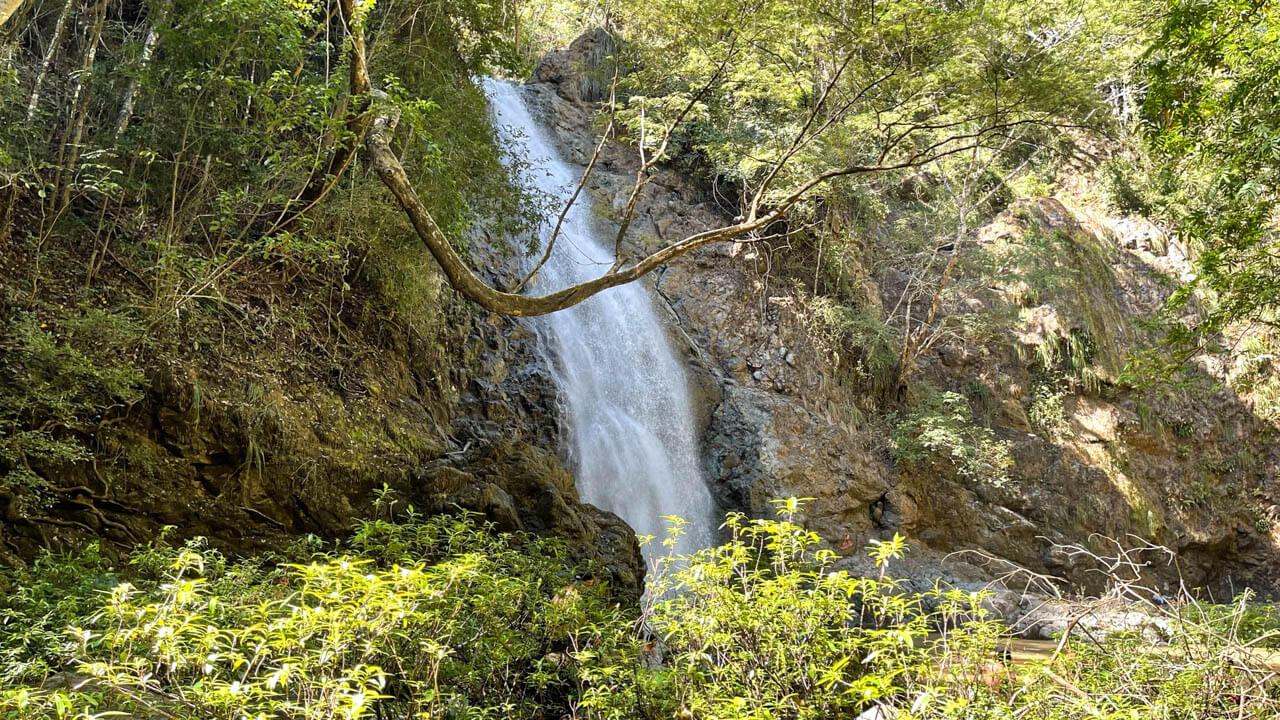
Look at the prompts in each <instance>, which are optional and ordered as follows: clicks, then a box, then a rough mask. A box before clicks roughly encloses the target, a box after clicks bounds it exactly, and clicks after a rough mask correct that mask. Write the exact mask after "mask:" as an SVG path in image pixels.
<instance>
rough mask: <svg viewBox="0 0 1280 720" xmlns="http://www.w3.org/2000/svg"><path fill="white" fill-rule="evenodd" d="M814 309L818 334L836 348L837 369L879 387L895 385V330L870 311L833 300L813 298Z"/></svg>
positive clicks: (812, 305)
mask: <svg viewBox="0 0 1280 720" xmlns="http://www.w3.org/2000/svg"><path fill="white" fill-rule="evenodd" d="M810 307H811V309H812V312H813V317H814V318H815V319H816V320H817V328H816V330H817V332H818V333H819V334H820V335H821V336H822V337H824V338H825V339H826V340H827V341H828V342H829V343H830V344H831V345H832V346H833V347H834V348H835V351H836V353H837V359H836V365H837V366H841V365H847V366H848V367H850V368H851V370H852V372H853V373H854V375H855V376H857V377H858V378H859V379H861V380H866V381H869V382H870V383H871V384H872V386H874V387H877V388H879V387H883V386H885V385H887V384H888V383H890V382H892V380H893V378H892V374H893V370H894V367H895V364H896V363H897V361H898V356H897V352H896V350H895V345H896V343H897V336H896V334H895V333H894V331H893V329H892V328H890V327H889V326H888V325H886V324H885V323H884V321H883V320H881V319H880V318H879V317H877V316H876V315H875V313H874V312H872V311H871V310H870V309H868V308H865V307H858V308H855V307H850V306H849V305H846V304H843V303H841V302H839V301H838V300H834V299H832V298H828V297H816V298H813V300H812V301H811V302H810Z"/></svg>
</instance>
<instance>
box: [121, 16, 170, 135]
mask: <svg viewBox="0 0 1280 720" xmlns="http://www.w3.org/2000/svg"><path fill="white" fill-rule="evenodd" d="M167 10H168V7H167V6H162V7H161V8H160V10H159V12H157V13H156V18H155V20H152V21H151V27H149V28H147V37H146V38H145V39H144V40H143V41H142V52H141V53H140V54H139V56H138V72H143V71H145V70H146V69H147V65H149V64H150V63H151V55H152V54H153V53H154V52H155V50H156V43H158V42H159V41H160V32H159V30H160V24H161V23H163V22H164V18H165V14H166V12H167ZM139 84H140V83H139V81H138V78H137V76H134V77H132V78H130V79H129V86H128V87H127V88H126V89H125V91H124V99H123V100H122V101H121V102H120V114H119V115H117V116H116V129H115V137H120V136H121V135H123V134H124V131H125V130H127V129H129V121H130V120H132V119H133V103H134V100H136V99H137V97H138V86H139Z"/></svg>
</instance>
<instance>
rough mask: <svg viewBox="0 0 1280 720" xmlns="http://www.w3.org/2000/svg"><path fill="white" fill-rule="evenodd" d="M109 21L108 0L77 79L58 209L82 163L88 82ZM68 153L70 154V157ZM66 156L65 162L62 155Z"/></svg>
mask: <svg viewBox="0 0 1280 720" xmlns="http://www.w3.org/2000/svg"><path fill="white" fill-rule="evenodd" d="M106 18H107V0H100V1H99V2H98V7H97V9H96V12H95V13H94V19H93V28H92V29H91V30H90V31H89V46H88V47H87V48H85V52H84V64H83V65H82V66H81V68H80V77H79V78H77V79H76V91H75V93H74V94H73V95H72V97H71V113H72V114H71V127H70V128H69V130H70V131H69V133H68V136H67V142H64V143H63V145H62V150H61V151H59V153H58V155H59V162H58V182H56V183H54V187H55V188H58V189H59V190H58V204H57V205H56V206H55V207H56V208H58V209H59V210H61V209H62V208H64V207H66V205H67V202H68V201H69V200H70V198H71V178H72V177H73V176H74V175H75V171H76V162H77V161H79V160H80V141H81V140H82V139H83V138H84V123H85V117H86V116H87V115H88V114H89V82H90V81H91V80H93V61H94V59H95V58H96V57H97V54H98V43H99V42H101V40H102V24H103V22H104V21H105V20H106ZM67 153H69V154H67ZM64 155H65V162H63V161H62V160H63V156H64Z"/></svg>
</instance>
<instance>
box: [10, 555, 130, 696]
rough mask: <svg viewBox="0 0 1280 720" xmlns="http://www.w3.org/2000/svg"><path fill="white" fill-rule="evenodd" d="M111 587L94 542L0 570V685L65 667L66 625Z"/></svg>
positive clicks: (70, 649) (69, 642)
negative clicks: (25, 565)
mask: <svg viewBox="0 0 1280 720" xmlns="http://www.w3.org/2000/svg"><path fill="white" fill-rule="evenodd" d="M115 585H116V580H115V577H114V574H113V573H112V572H111V571H110V570H109V569H108V565H107V563H106V561H105V560H104V559H103V557H102V556H101V555H100V554H99V552H98V547H97V546H96V545H90V546H88V547H85V548H82V549H80V550H79V551H77V552H75V553H63V554H54V553H51V552H46V553H45V554H44V555H42V556H41V557H40V558H39V559H38V560H37V561H36V562H35V564H34V565H33V566H32V567H31V568H30V569H18V570H13V571H11V572H9V573H7V574H0V687H3V686H4V685H6V684H21V683H32V684H37V685H38V684H40V683H41V682H43V681H44V679H45V678H46V677H47V676H48V675H50V674H52V673H55V672H59V671H61V670H62V669H63V668H64V667H66V666H67V665H69V664H70V663H71V662H72V661H73V660H74V659H75V658H76V650H77V645H76V643H75V642H74V641H73V639H72V638H71V636H70V635H68V634H67V628H68V627H70V626H72V625H80V624H82V623H84V622H85V621H86V620H87V619H89V618H90V617H92V615H93V614H94V612H96V611H97V609H98V608H99V607H100V605H101V600H102V596H103V594H104V593H106V592H109V591H110V590H111V588H113V587H115Z"/></svg>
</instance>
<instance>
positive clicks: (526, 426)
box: [0, 262, 644, 599]
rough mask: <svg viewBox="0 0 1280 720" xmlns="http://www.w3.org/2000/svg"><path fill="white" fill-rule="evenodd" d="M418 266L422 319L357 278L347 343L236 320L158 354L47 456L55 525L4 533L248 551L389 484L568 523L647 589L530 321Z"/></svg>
mask: <svg viewBox="0 0 1280 720" xmlns="http://www.w3.org/2000/svg"><path fill="white" fill-rule="evenodd" d="M419 267H422V268H426V267H428V266H427V265H426V263H425V262H423V263H420V264H419ZM419 272H422V273H423V278H420V279H419V280H420V281H421V282H422V283H423V287H421V288H418V289H417V290H419V291H420V292H421V294H422V295H423V296H425V301H424V305H423V307H422V308H419V310H420V314H419V316H418V317H416V318H415V321H416V322H418V326H417V327H410V325H409V323H408V322H406V323H403V324H402V323H399V322H388V321H387V320H386V319H385V318H386V317H387V316H388V313H386V312H385V311H384V310H382V309H380V308H379V307H378V303H379V302H380V301H379V299H378V297H379V296H378V294H377V293H376V292H374V290H373V289H372V288H370V287H368V286H367V285H366V283H372V282H374V281H375V280H374V278H372V277H353V278H352V279H351V282H352V283H353V284H354V285H355V287H354V288H352V291H351V294H350V296H349V299H348V302H347V304H346V307H347V310H346V314H345V315H343V316H342V317H341V318H338V319H335V323H336V324H337V323H340V330H341V332H342V333H343V336H342V338H341V341H340V342H333V343H332V344H331V345H325V344H324V343H323V341H321V340H318V339H312V338H305V337H299V336H297V335H292V334H284V333H282V334H280V335H278V336H267V337H263V338H259V339H258V340H259V341H258V342H253V340H254V339H253V338H250V341H249V342H246V343H243V344H238V343H236V342H235V338H234V337H233V338H232V339H231V340H230V341H228V342H226V343H225V344H224V345H223V346H222V348H221V349H220V351H219V352H218V353H216V354H205V355H200V354H195V355H178V356H168V357H167V358H166V359H162V360H158V361H157V362H156V363H155V364H154V365H153V366H152V367H150V368H149V378H148V381H147V386H146V388H145V394H144V398H143V400H142V401H141V402H139V403H138V404H137V405H136V406H135V407H134V408H132V409H131V410H130V411H129V412H128V413H127V414H126V415H125V416H123V417H121V418H118V419H116V420H115V421H114V422H113V423H112V424H111V425H109V426H106V427H104V428H102V429H100V430H99V431H98V432H97V434H96V435H95V436H94V438H93V442H94V443H95V445H94V447H95V449H96V451H97V452H96V454H95V459H94V461H93V462H90V463H81V464H77V465H75V466H73V467H70V468H66V467H62V468H58V469H57V470H56V475H55V473H54V472H50V473H49V475H50V476H51V477H57V483H58V484H59V485H60V486H66V487H67V488H69V492H68V494H66V495H60V496H58V497H57V498H56V499H55V501H54V504H53V505H52V506H51V507H50V508H49V510H48V513H49V515H51V516H52V519H53V520H55V521H56V524H55V523H40V522H32V523H6V524H4V525H2V526H0V539H2V540H3V541H4V544H3V545H2V546H0V547H9V548H12V549H13V550H14V554H16V555H19V556H22V555H25V556H28V557H30V556H31V555H33V554H34V553H35V551H36V548H37V547H39V546H41V545H44V546H52V547H55V548H57V547H60V546H63V547H65V546H68V545H74V544H76V543H79V542H82V541H84V540H86V539H103V540H105V541H107V542H106V545H107V549H108V551H110V550H111V548H112V547H122V546H123V547H127V546H129V545H132V544H134V543H137V542H142V541H146V540H148V539H150V538H153V537H155V536H156V535H158V534H159V533H160V532H161V529H162V528H163V527H165V526H172V527H173V528H174V529H175V530H176V534H177V535H178V536H179V537H191V536H197V535H199V536H205V537H208V538H210V539H211V540H212V541H213V542H214V544H215V545H217V546H218V547H220V548H222V549H224V550H227V551H231V552H253V551H258V550H262V549H266V548H271V547H279V546H282V545H285V544H288V543H291V542H294V541H296V538H297V537H299V536H301V535H303V534H307V533H314V534H317V535H320V536H322V537H328V538H338V537H342V536H344V535H346V533H347V532H348V531H349V530H350V529H351V527H352V526H353V524H354V523H355V522H357V521H358V520H360V519H363V518H368V517H372V516H373V515H374V501H375V498H376V497H377V496H378V494H379V492H380V489H381V488H383V487H386V488H388V489H390V490H391V491H392V497H393V498H394V499H395V505H394V506H393V507H394V509H398V510H404V509H406V508H407V507H408V506H409V505H412V506H413V507H414V508H415V509H416V510H417V511H419V512H428V513H437V512H456V511H457V510H458V509H459V508H461V509H465V510H470V511H474V512H478V513H481V514H482V515H483V516H484V517H485V518H486V519H488V520H490V521H492V522H493V523H495V525H496V526H497V527H498V529H500V530H502V531H516V530H522V531H528V532H531V533H536V534H542V535H552V536H556V537H559V538H562V539H564V540H565V542H566V543H567V544H568V546H569V548H570V551H571V552H572V553H573V554H574V556H575V557H576V559H579V560H583V561H591V562H593V563H595V564H596V566H597V568H598V570H599V572H600V573H601V574H602V576H603V577H606V578H608V579H610V580H611V581H612V582H613V584H614V586H615V587H616V588H617V589H618V590H619V592H620V595H621V596H624V597H629V598H632V599H634V598H636V597H638V595H639V592H640V589H641V583H642V579H643V573H644V570H643V561H642V560H641V557H640V553H639V548H638V545H637V543H636V539H635V537H634V534H633V533H632V532H631V530H630V528H628V527H627V526H626V525H625V524H624V523H623V522H622V521H621V520H619V519H618V518H617V517H616V516H615V515H613V514H612V513H608V512H605V511H603V510H600V509H597V508H595V507H593V506H590V505H586V504H584V503H582V502H581V501H580V500H579V498H578V494H577V491H576V490H575V488H574V482H573V477H572V476H571V474H570V473H569V471H568V470H567V469H566V468H565V466H564V465H563V464H562V463H561V461H560V459H559V457H558V455H557V449H558V439H557V435H558V431H557V422H556V411H555V390H554V386H553V383H552V380H551V378H550V376H549V374H548V372H547V370H546V368H545V367H544V365H543V362H542V360H541V358H540V357H539V356H538V355H537V354H535V346H534V343H535V342H536V340H535V337H534V334H533V333H532V332H530V331H529V330H528V329H526V328H524V327H523V326H521V325H520V324H519V323H517V322H515V321H513V320H511V319H509V318H503V317H499V316H495V315H491V314H488V313H485V312H483V311H481V310H479V309H476V308H474V307H472V306H469V305H467V304H466V303H464V302H463V301H462V300H460V299H458V298H456V297H454V296H453V295H452V294H451V293H448V292H447V291H442V290H443V285H442V281H441V280H440V278H438V277H435V276H432V275H430V273H429V272H428V271H425V270H423V271H419ZM252 312H253V313H254V314H252V315H247V316H246V318H245V321H246V324H253V323H257V326H259V327H270V326H271V323H270V322H269V319H270V318H269V316H268V313H269V312H270V308H264V309H262V310H258V309H257V308H254V309H253V310H252ZM370 316H372V318H371V317H370ZM72 492H74V493H75V494H70V493H72Z"/></svg>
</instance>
